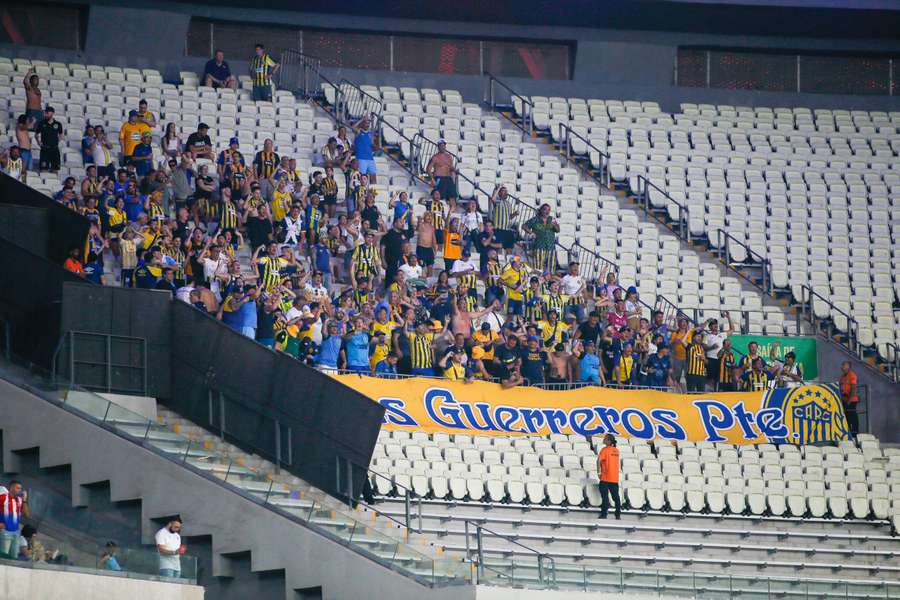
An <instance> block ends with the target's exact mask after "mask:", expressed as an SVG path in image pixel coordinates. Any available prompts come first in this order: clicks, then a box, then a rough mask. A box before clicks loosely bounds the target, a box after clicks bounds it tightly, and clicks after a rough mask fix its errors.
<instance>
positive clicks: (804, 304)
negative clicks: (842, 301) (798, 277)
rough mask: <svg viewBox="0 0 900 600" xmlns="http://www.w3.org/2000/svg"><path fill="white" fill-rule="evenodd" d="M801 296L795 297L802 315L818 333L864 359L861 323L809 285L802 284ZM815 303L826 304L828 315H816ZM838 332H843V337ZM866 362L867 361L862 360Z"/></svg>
mask: <svg viewBox="0 0 900 600" xmlns="http://www.w3.org/2000/svg"><path fill="white" fill-rule="evenodd" d="M800 290H801V291H800V296H801V297H800V298H795V300H796V302H797V309H798V311H799V314H800V316H801V317H803V318H804V319H806V320H807V321H808V322H809V323H811V324H812V326H813V328H814V329H815V331H816V333H818V334H820V335H823V336H825V337H827V338H828V339H829V340H832V341H834V342H837V343H839V344H841V345H842V346H844V347H845V348H847V349H848V350H849V351H850V352H851V353H852V354H853V355H854V356H856V357H858V358H859V359H861V360H862V358H863V354H862V348H863V346H862V344H861V343H860V341H859V323H858V322H857V321H856V319H854V318H853V317H851V316H850V315H849V314H847V312H845V311H843V310H841V309H840V308H838V307H836V306H835V305H834V304H833V303H832V302H831V301H830V300H828V299H826V298H825V297H823V296H822V295H821V294H819V293H818V292H816V291H815V290H813V289H812V287H810V286H808V285H801V286H800ZM815 303H821V304H824V305H825V306H826V307H827V309H828V315H825V316H818V315H816V306H815ZM835 315H838V316H839V317H840V318H842V319H844V320H845V321H846V327H845V328H842V327H840V326H839V324H838V323H837V322H836V321H835ZM836 334H843V336H844V338H845V339H841V338H840V337H838V336H837V335H836ZM862 362H863V363H865V361H862Z"/></svg>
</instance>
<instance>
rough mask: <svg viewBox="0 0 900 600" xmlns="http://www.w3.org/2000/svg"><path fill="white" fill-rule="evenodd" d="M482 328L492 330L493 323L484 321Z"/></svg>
mask: <svg viewBox="0 0 900 600" xmlns="http://www.w3.org/2000/svg"><path fill="white" fill-rule="evenodd" d="M481 330H482V331H490V330H491V324H490V323H482V324H481Z"/></svg>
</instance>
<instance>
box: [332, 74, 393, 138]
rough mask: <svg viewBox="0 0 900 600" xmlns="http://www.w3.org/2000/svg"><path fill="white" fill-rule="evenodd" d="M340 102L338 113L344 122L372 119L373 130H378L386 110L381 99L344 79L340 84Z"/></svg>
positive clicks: (337, 108) (337, 107)
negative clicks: (382, 114)
mask: <svg viewBox="0 0 900 600" xmlns="http://www.w3.org/2000/svg"><path fill="white" fill-rule="evenodd" d="M338 90H339V91H340V94H339V96H338V98H339V99H340V101H339V102H338V104H337V106H336V110H337V112H338V113H339V114H340V115H341V120H342V121H344V122H348V123H349V122H355V121H358V120H359V119H362V118H363V117H365V116H369V117H370V118H371V119H372V130H373V131H375V130H377V128H378V124H379V123H380V122H381V113H382V111H383V110H384V102H383V101H382V100H381V98H376V97H375V96H373V95H371V94H369V93H368V92H366V91H364V90H363V89H362V88H360V87H359V86H358V85H356V84H355V83H353V82H352V81H348V80H347V79H342V80H341V82H340V83H339V84H338Z"/></svg>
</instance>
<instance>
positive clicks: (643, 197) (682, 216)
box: [637, 175, 691, 243]
mask: <svg viewBox="0 0 900 600" xmlns="http://www.w3.org/2000/svg"><path fill="white" fill-rule="evenodd" d="M637 181H638V188H639V189H638V201H639V202H640V204H641V206H642V207H643V209H644V212H645V213H647V214H648V215H650V216H652V217H654V218H656V220H657V221H660V222H661V223H663V224H664V225H668V222H667V221H666V220H665V219H660V218H659V216H658V215H657V214H656V213H655V212H654V211H653V208H652V207H651V205H650V189H651V188H652V189H654V190H656V191H657V192H659V193H660V194H662V195H663V196H665V198H666V202H669V203H672V204H674V205H675V206H677V207H678V218H677V219H673V220H674V221H677V222H678V226H677V231H676V233H678V237H680V238H681V239H683V240H685V241H687V242H688V243H690V242H691V226H690V223H691V210H690V207H688V206H687V205H686V204H683V203H681V202H679V201H678V200H675V199H674V198H672V196H671V195H669V193H668V192H667V191H666V190H664V189H662V188H661V187H659V186H658V185H656V184H655V183H653V182H652V181H650V180H649V179H647V177H645V176H644V175H637ZM668 214H669V209H668V207H667V208H666V215H668ZM673 231H675V230H674V229H673Z"/></svg>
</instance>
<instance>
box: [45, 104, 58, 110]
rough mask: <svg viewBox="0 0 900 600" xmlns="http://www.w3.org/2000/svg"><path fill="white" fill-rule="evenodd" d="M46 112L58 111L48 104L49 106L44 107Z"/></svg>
mask: <svg viewBox="0 0 900 600" xmlns="http://www.w3.org/2000/svg"><path fill="white" fill-rule="evenodd" d="M44 112H56V111H55V110H53V107H52V106H50V105H49V104H48V105H47V106H45V107H44Z"/></svg>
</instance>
